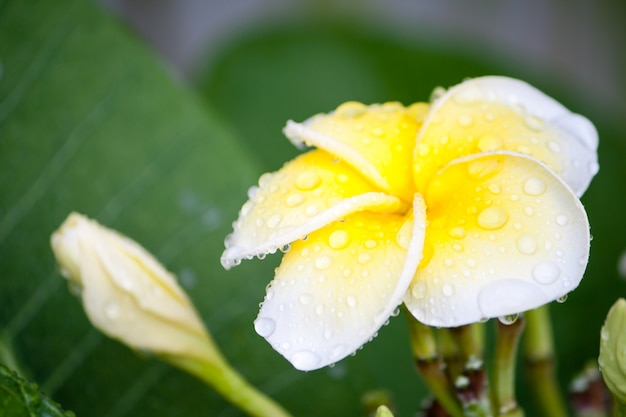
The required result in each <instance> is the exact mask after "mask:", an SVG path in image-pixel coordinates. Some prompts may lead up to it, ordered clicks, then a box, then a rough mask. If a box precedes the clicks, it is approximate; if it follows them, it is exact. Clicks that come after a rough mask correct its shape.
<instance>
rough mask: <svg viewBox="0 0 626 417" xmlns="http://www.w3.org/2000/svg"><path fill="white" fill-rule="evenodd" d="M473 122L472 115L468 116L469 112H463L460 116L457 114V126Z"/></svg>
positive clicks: (469, 124)
mask: <svg viewBox="0 0 626 417" xmlns="http://www.w3.org/2000/svg"><path fill="white" fill-rule="evenodd" d="M473 122H474V120H473V119H472V116H470V115H469V114H464V115H462V116H459V119H458V123H459V126H462V127H469V126H471V125H472V123H473Z"/></svg>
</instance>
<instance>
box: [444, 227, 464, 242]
mask: <svg viewBox="0 0 626 417" xmlns="http://www.w3.org/2000/svg"><path fill="white" fill-rule="evenodd" d="M448 235H449V236H450V237H451V238H454V239H463V238H464V237H465V236H466V235H467V232H466V231H465V229H464V228H462V227H460V226H457V227H453V228H452V229H450V230H448Z"/></svg>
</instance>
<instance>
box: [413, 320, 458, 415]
mask: <svg viewBox="0 0 626 417" xmlns="http://www.w3.org/2000/svg"><path fill="white" fill-rule="evenodd" d="M406 316H407V321H408V324H409V337H410V340H411V349H412V351H413V357H414V358H415V365H416V367H417V370H418V372H419V373H420V375H421V376H422V378H423V379H424V382H425V383H426V385H427V386H428V388H430V391H431V392H432V394H433V395H434V396H435V398H436V399H437V401H438V402H439V404H440V405H441V406H442V407H443V408H445V409H446V411H447V412H448V413H449V414H450V415H451V416H452V417H463V416H465V413H464V412H463V407H462V406H461V403H460V401H459V399H458V397H457V396H456V392H455V387H454V385H453V384H452V383H451V382H450V380H449V379H448V376H447V375H446V372H445V365H444V362H443V361H442V358H441V356H440V355H439V353H438V352H437V344H436V342H435V336H434V334H433V331H432V329H431V328H430V327H428V326H426V325H425V324H422V323H420V322H418V321H417V320H415V319H414V318H413V316H412V315H411V314H408V313H407V314H406Z"/></svg>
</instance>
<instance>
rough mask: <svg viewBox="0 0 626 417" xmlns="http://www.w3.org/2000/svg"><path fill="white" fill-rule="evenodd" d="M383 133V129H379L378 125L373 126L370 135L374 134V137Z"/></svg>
mask: <svg viewBox="0 0 626 417" xmlns="http://www.w3.org/2000/svg"><path fill="white" fill-rule="evenodd" d="M384 133H385V131H384V130H383V129H381V128H380V127H375V128H374V129H372V135H373V136H376V137H379V138H380V137H382V136H383V134H384Z"/></svg>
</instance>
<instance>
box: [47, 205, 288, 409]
mask: <svg viewBox="0 0 626 417" xmlns="http://www.w3.org/2000/svg"><path fill="white" fill-rule="evenodd" d="M51 243H52V250H53V251H54V255H55V256H56V259H57V262H58V263H59V265H60V267H61V273H62V274H63V275H65V276H66V277H67V278H68V279H69V281H70V282H71V284H72V285H73V286H75V287H77V288H78V289H79V291H80V296H81V298H82V301H83V306H84V308H85V311H86V313H87V316H88V317H89V320H90V321H91V323H92V324H93V325H94V326H95V327H96V328H98V329H99V330H100V331H101V332H103V333H104V334H106V335H107V336H109V337H112V338H114V339H117V340H119V341H121V342H122V343H124V344H126V345H128V346H130V347H132V348H134V349H138V350H143V351H148V352H151V353H154V354H155V355H157V356H158V357H160V358H161V359H164V360H166V361H168V362H169V363H171V364H172V365H174V366H177V367H179V368H181V369H183V370H185V371H187V372H189V373H191V374H193V375H196V376H197V377H198V378H200V379H202V380H203V381H205V382H206V383H207V384H209V385H210V386H211V387H213V388H215V390H217V391H218V392H219V393H220V394H222V395H223V396H224V397H225V398H226V399H227V400H228V401H230V402H231V403H233V404H234V405H236V406H237V407H239V408H240V409H242V410H243V411H245V412H246V413H248V414H249V415H250V416H254V417H270V416H271V417H289V414H288V413H287V412H286V411H285V410H284V409H283V408H282V407H281V406H280V405H278V404H276V403H275V402H273V401H272V400H271V399H270V398H268V397H266V396H265V395H264V394H263V393H261V392H259V391H257V390H256V389H255V388H254V387H253V386H251V385H249V384H248V383H247V382H246V380H245V379H244V378H242V377H241V375H239V374H238V373H237V372H236V371H235V370H234V369H232V367H231V366H230V365H229V364H228V363H227V361H226V360H225V359H224V357H223V356H222V355H221V353H220V351H219V350H218V348H217V346H216V345H215V344H214V342H213V340H212V339H211V337H210V335H209V334H208V333H207V332H206V330H205V328H204V326H203V325H202V321H201V320H200V317H199V316H198V314H197V313H196V310H195V309H194V307H193V305H192V304H191V301H190V300H189V298H187V295H186V294H185V293H184V292H183V290H182V289H181V288H180V287H179V286H178V283H177V282H176V278H174V276H173V275H172V274H171V273H170V272H168V271H167V270H166V269H165V268H164V267H163V266H162V265H161V264H160V263H159V262H158V261H157V260H156V259H155V258H154V257H153V256H152V255H150V253H148V252H147V251H146V250H145V249H144V248H142V247H141V246H139V245H138V244H137V243H136V242H134V241H133V240H130V239H128V238H127V237H124V236H122V235H120V234H119V233H117V232H115V231H113V230H110V229H107V228H106V227H103V226H101V225H100V224H98V223H97V222H96V221H94V220H90V219H88V218H87V217H85V216H82V215H80V214H77V213H72V214H70V215H69V216H68V218H67V219H66V220H65V222H64V223H63V224H62V225H61V227H60V228H59V230H57V231H56V232H54V234H53V235H52V239H51Z"/></svg>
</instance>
